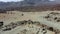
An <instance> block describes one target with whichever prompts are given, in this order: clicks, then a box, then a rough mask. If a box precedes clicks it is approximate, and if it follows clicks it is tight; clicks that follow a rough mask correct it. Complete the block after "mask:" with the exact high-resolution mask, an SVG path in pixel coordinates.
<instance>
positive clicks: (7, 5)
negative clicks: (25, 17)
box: [0, 0, 60, 11]
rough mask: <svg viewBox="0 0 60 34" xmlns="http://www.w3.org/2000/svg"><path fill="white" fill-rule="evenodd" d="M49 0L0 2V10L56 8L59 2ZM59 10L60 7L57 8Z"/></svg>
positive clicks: (59, 4)
mask: <svg viewBox="0 0 60 34" xmlns="http://www.w3.org/2000/svg"><path fill="white" fill-rule="evenodd" d="M58 1H59V0H58ZM58 1H57V0H56V1H50V0H24V1H19V2H0V11H10V10H11V11H12V10H22V9H23V10H25V9H39V10H40V9H41V10H48V9H50V10H51V9H52V8H53V9H54V8H56V9H58V8H57V6H60V2H58ZM59 10H60V9H59Z"/></svg>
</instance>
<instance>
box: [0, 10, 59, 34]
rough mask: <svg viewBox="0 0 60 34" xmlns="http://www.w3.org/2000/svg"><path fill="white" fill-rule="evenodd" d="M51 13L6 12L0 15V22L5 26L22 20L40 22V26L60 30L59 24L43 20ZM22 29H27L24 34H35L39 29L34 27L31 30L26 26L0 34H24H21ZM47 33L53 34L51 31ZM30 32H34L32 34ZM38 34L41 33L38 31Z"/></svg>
mask: <svg viewBox="0 0 60 34" xmlns="http://www.w3.org/2000/svg"><path fill="white" fill-rule="evenodd" d="M51 12H52V11H45V12H19V11H17V12H16V11H12V12H7V13H6V14H0V21H3V22H4V25H7V24H9V23H11V22H16V21H22V20H32V21H39V22H41V24H45V25H47V26H49V27H53V28H56V29H59V30H60V24H59V23H55V21H54V20H53V21H48V20H47V19H45V18H44V17H45V16H46V15H47V14H49V13H51ZM53 12H56V11H53ZM58 12H59V11H58ZM22 14H23V15H22ZM55 25H56V26H55ZM31 26H32V25H31ZM34 26H35V25H34ZM34 26H33V27H34ZM57 26H58V27H57ZM24 29H27V33H26V34H36V32H37V31H38V30H39V27H38V28H37V27H34V28H32V29H31V28H29V27H28V25H27V26H19V27H16V28H15V29H13V30H11V31H6V32H3V33H2V32H0V33H1V34H24V33H22V32H21V31H23V30H24ZM40 29H42V28H40ZM47 31H48V32H47V33H46V34H54V32H52V31H49V30H47ZM18 32H19V33H18ZM32 32H34V33H32ZM38 34H43V33H42V32H40V31H39V33H38Z"/></svg>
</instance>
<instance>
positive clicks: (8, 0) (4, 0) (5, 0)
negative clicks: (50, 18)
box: [0, 0, 60, 2]
mask: <svg viewBox="0 0 60 34" xmlns="http://www.w3.org/2000/svg"><path fill="white" fill-rule="evenodd" d="M0 1H3V2H11V1H14V2H16V1H23V0H0ZM49 1H58V2H60V0H49Z"/></svg>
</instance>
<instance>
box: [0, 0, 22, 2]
mask: <svg viewBox="0 0 60 34" xmlns="http://www.w3.org/2000/svg"><path fill="white" fill-rule="evenodd" d="M0 1H3V2H11V1H14V2H16V1H22V0H0Z"/></svg>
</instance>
